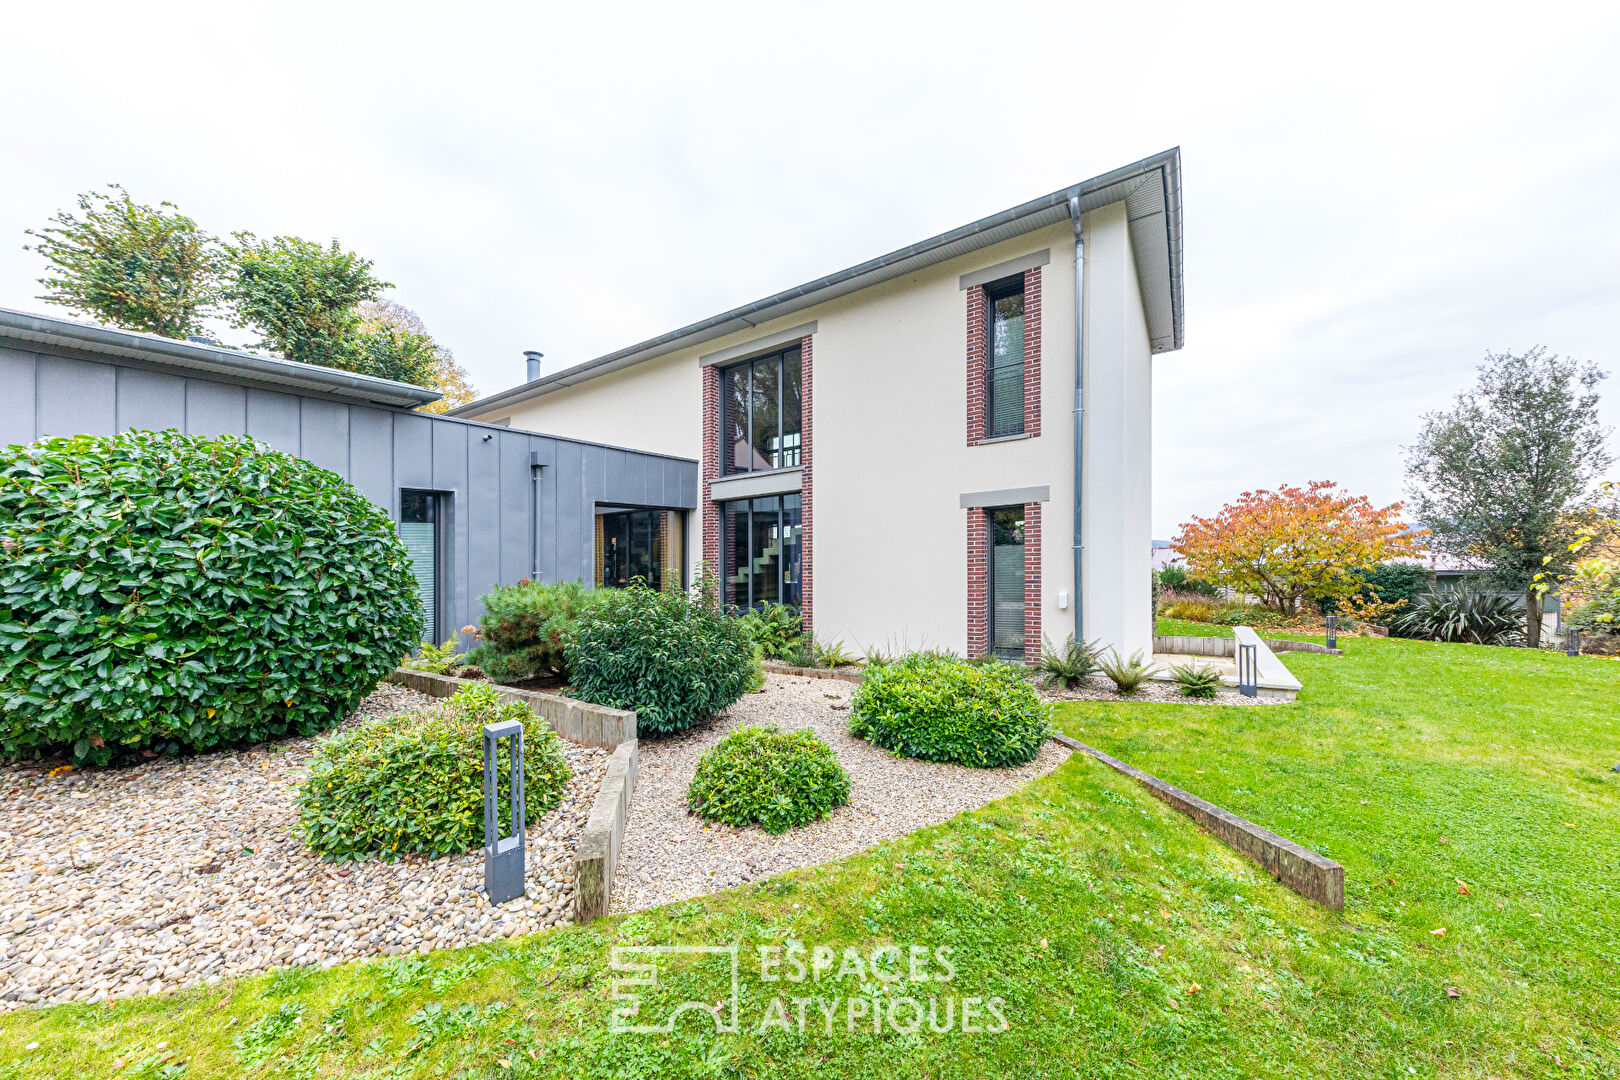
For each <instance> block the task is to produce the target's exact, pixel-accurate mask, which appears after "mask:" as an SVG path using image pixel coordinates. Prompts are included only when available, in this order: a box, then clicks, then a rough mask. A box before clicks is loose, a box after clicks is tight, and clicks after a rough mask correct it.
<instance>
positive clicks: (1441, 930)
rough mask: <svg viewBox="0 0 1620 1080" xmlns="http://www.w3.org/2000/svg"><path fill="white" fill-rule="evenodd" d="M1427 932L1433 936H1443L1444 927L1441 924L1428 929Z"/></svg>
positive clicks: (1444, 934) (1444, 932)
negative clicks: (1433, 928)
mask: <svg viewBox="0 0 1620 1080" xmlns="http://www.w3.org/2000/svg"><path fill="white" fill-rule="evenodd" d="M1429 933H1431V934H1433V935H1434V936H1435V937H1445V936H1446V928H1445V927H1443V926H1442V927H1440V928H1438V929H1436V930H1430V931H1429Z"/></svg>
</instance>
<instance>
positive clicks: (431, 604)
mask: <svg viewBox="0 0 1620 1080" xmlns="http://www.w3.org/2000/svg"><path fill="white" fill-rule="evenodd" d="M442 517H443V514H442V512H441V509H440V506H439V496H438V495H437V494H435V493H433V492H431V491H401V492H400V493H399V538H400V540H402V541H403V542H404V544H405V554H406V555H407V556H408V557H409V558H410V561H411V573H413V574H414V575H415V576H416V595H417V597H418V599H420V601H421V604H422V636H423V637H424V638H425V639H427V640H428V641H437V640H439V609H440V608H441V606H442V605H441V604H440V602H439V597H440V590H441V588H442V585H441V583H440V580H439V561H440V551H439V547H440V543H439V535H440V526H441V518H442Z"/></svg>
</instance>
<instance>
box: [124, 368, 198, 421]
mask: <svg viewBox="0 0 1620 1080" xmlns="http://www.w3.org/2000/svg"><path fill="white" fill-rule="evenodd" d="M170 428H173V429H174V430H176V431H184V430H186V380H185V379H184V378H182V377H181V376H179V375H168V374H165V373H164V372H161V371H141V370H138V369H136V368H119V369H118V430H119V431H167V430H168V429H170Z"/></svg>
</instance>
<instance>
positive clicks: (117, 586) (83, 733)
mask: <svg viewBox="0 0 1620 1080" xmlns="http://www.w3.org/2000/svg"><path fill="white" fill-rule="evenodd" d="M421 623H422V614H421V604H420V602H419V600H418V595H417V587H416V579H415V577H414V576H413V575H412V573H411V566H410V560H409V558H408V557H407V555H406V553H405V547H404V545H403V544H401V543H400V540H399V534H398V532H397V531H396V530H395V528H394V523H393V522H392V521H390V520H389V519H388V515H387V514H386V513H384V512H383V510H382V509H381V508H380V507H378V506H377V505H375V504H374V503H372V502H370V501H369V500H367V499H366V498H365V497H364V496H363V495H361V494H360V492H359V491H357V490H356V489H355V488H354V486H353V485H351V484H349V483H348V482H347V481H346V480H344V479H343V478H342V477H340V476H338V475H337V474H335V473H331V472H328V471H326V470H325V469H322V468H320V467H318V466H316V465H313V464H311V463H310V462H307V461H304V460H301V459H299V458H296V457H293V456H292V455H290V454H283V453H280V452H279V451H275V450H271V449H270V448H269V447H267V446H265V445H264V444H262V443H257V442H254V441H253V440H251V439H244V438H238V437H235V436H224V437H221V438H218V439H209V438H203V437H202V436H198V435H182V434H180V433H178V432H175V431H163V432H149V431H131V432H125V433H124V434H121V435H114V436H92V435H77V436H73V437H71V438H56V439H47V440H44V441H42V442H38V443H34V444H33V445H30V446H10V447H6V448H4V449H0V757H18V756H23V755H38V754H46V753H63V752H65V753H69V754H71V755H72V757H73V760H74V761H75V762H76V763H81V764H82V763H90V764H104V763H106V762H108V761H110V760H112V759H113V757H114V756H115V755H116V754H117V753H119V752H120V751H122V752H125V753H128V752H133V751H144V750H149V751H154V752H161V753H177V752H180V751H186V750H207V749H210V748H213V747H216V746H227V745H231V744H233V743H245V742H261V741H264V740H266V739H273V738H276V737H279V736H282V735H288V734H298V735H312V734H315V733H316V732H319V731H322V730H324V729H326V728H329V727H332V726H334V725H335V724H337V723H338V722H339V721H341V720H342V719H343V718H344V717H346V716H348V715H349V714H350V713H352V712H353V711H354V709H355V707H356V706H357V705H359V703H360V701H361V699H362V698H364V697H365V696H366V695H367V694H369V693H371V691H372V690H373V689H374V688H375V687H376V685H377V683H378V681H379V680H381V679H382V677H383V676H384V675H386V674H388V672H389V671H390V670H391V669H392V668H393V667H394V665H395V664H397V663H398V662H399V660H400V658H401V657H403V656H405V655H406V654H407V653H409V652H411V651H412V650H413V649H414V648H416V646H417V643H418V641H419V635H420V633H421V629H422V626H421Z"/></svg>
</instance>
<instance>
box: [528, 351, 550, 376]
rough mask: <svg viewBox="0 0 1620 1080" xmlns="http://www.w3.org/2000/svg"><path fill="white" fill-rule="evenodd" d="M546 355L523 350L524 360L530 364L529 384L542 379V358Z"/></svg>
mask: <svg viewBox="0 0 1620 1080" xmlns="http://www.w3.org/2000/svg"><path fill="white" fill-rule="evenodd" d="M545 355H546V354H545V353H543V352H536V351H535V350H533V349H525V350H523V358H524V359H525V360H527V361H528V362H529V380H528V381H529V382H534V380H536V379H538V378H539V377H540V358H541V357H542V356H545Z"/></svg>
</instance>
